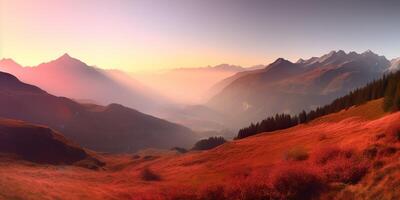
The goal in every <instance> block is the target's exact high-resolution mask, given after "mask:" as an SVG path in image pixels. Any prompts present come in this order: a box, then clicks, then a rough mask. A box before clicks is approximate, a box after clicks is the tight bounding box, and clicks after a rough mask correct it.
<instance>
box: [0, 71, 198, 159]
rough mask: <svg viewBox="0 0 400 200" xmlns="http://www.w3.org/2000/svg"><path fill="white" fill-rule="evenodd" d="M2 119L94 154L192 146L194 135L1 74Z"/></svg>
mask: <svg viewBox="0 0 400 200" xmlns="http://www.w3.org/2000/svg"><path fill="white" fill-rule="evenodd" d="M0 107H1V109H0V117H5V118H11V119H19V120H24V121H27V122H31V123H35V124H43V125H47V126H49V127H50V128H53V129H55V130H58V131H60V132H62V133H63V134H64V135H65V136H66V137H67V138H68V139H71V140H73V141H76V142H78V143H79V144H80V145H82V146H84V147H86V148H90V149H93V150H97V151H107V152H133V151H136V150H138V149H143V148H149V147H154V148H171V147H174V146H184V147H189V146H191V145H192V144H193V143H194V142H195V140H196V137H195V135H194V133H193V132H192V131H191V130H190V129H188V128H186V127H183V126H180V125H178V124H174V123H170V122H168V121H165V120H162V119H159V118H156V117H153V116H150V115H146V114H143V113H141V112H139V111H136V110H133V109H130V108H127V107H124V106H122V105H119V104H110V105H108V106H100V105H96V104H80V103H77V102H76V101H73V100H71V99H68V98H65V97H56V96H53V95H51V94H48V93H47V92H45V91H44V90H42V89H40V88H38V87H36V86H32V85H29V84H25V83H23V82H21V81H19V80H18V79H17V78H16V77H14V76H13V75H11V74H8V73H3V72H0Z"/></svg>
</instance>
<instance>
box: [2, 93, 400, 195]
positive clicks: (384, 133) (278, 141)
mask: <svg viewBox="0 0 400 200" xmlns="http://www.w3.org/2000/svg"><path fill="white" fill-rule="evenodd" d="M381 104H382V100H375V101H371V102H369V103H367V104H364V105H361V106H358V107H353V108H350V109H349V110H346V111H341V112H339V113H335V114H331V115H328V116H325V117H322V118H319V119H316V120H314V121H312V122H310V123H308V124H305V125H299V126H296V127H293V128H290V129H286V130H281V131H275V132H272V133H263V134H259V135H256V136H253V137H249V138H245V139H242V140H237V141H232V142H228V143H226V144H224V145H222V146H219V147H217V148H215V149H213V150H209V151H203V152H190V153H187V154H175V153H157V154H156V153H151V152H150V153H143V155H141V156H140V157H138V156H133V155H112V154H100V153H97V157H98V158H100V159H101V160H103V161H105V162H106V163H107V164H106V166H105V167H104V168H103V169H100V170H97V171H95V170H89V169H84V168H80V167H75V166H52V165H38V164H32V163H29V162H22V161H16V160H13V159H11V158H7V157H4V156H3V157H2V158H1V159H2V160H3V161H2V162H0V199H167V197H168V195H170V194H172V193H173V194H174V195H176V194H180V193H186V192H187V193H193V192H198V191H199V190H203V189H204V188H205V187H206V185H208V188H213V187H211V186H210V185H223V187H228V186H229V187H231V188H233V190H240V189H239V188H235V184H236V183H237V182H238V181H239V180H243V181H248V183H249V184H264V182H265V184H266V185H268V187H266V188H270V187H273V188H274V189H275V190H276V188H278V186H279V184H280V183H281V182H282V180H285V179H282V177H284V178H285V177H288V179H287V180H289V182H292V181H291V178H292V177H300V178H301V181H306V182H307V183H309V184H310V185H311V186H313V187H312V188H315V190H321V191H324V192H323V195H322V196H321V198H326V199H331V198H334V197H335V198H337V199H398V198H400V196H399V195H400V191H398V190H399V189H396V186H397V188H399V187H398V185H400V182H399V180H400V160H399V159H398V154H399V153H398V151H397V149H398V148H399V144H398V142H396V138H395V135H393V133H394V132H393V131H394V130H397V128H398V127H397V126H399V125H400V123H399V120H400V113H394V114H385V113H384V112H383V111H382V109H381V107H382V106H381ZM329 148H330V149H329ZM332 149H338V150H337V151H336V152H339V153H337V154H335V153H332V152H335V150H332ZM348 149H350V150H349V151H351V152H352V153H349V154H348V153H346V151H347V150H348ZM93 154H95V153H93ZM144 154H146V155H147V156H145V155H144ZM332 155H333V156H332ZM324 156H328V158H327V159H328V160H329V161H327V163H324V164H318V163H320V162H322V161H318V160H321V159H322V158H323V157H324ZM329 156H330V157H329ZM359 157H360V158H361V157H363V158H362V160H359V159H358V158H359ZM364 157H367V158H364ZM286 160H294V161H286ZM322 160H324V158H323V159H322ZM358 161H360V162H358ZM361 161H362V164H363V163H364V161H365V165H362V166H361V164H360V163H361ZM316 163H317V164H316ZM359 164H360V166H359ZM357 167H358V168H357ZM350 168H351V169H353V168H354V170H353V171H348V170H347V171H346V169H350ZM144 169H148V171H150V172H149V173H150V174H148V173H147V174H145V175H144V174H143V172H144ZM337 169H342V170H337ZM364 169H365V170H364ZM304 171H305V172H306V173H309V174H310V176H304V173H303V172H304ZM337 171H340V172H341V173H340V174H335V173H336V172H337ZM342 171H343V172H342ZM359 172H360V173H361V175H360V176H358V175H359V174H357V173H359ZM299 173H300V175H299V176H298V174H299ZM302 173H303V174H302ZM346 173H349V174H346ZM288 174H289V175H288ZM315 174H316V177H314V175H315ZM153 175H154V176H153ZM277 177H278V178H277ZM304 177H305V178H304ZM358 179H361V180H358ZM319 181H320V182H321V184H322V182H324V184H325V185H324V186H323V187H326V188H328V189H326V188H322V185H318V184H319V183H320V182H319ZM246 183H247V182H246ZM283 183H284V182H283ZM300 183H301V182H300ZM270 185H273V186H270ZM320 186H321V187H320ZM199 188H202V189H199ZM206 189H207V188H206ZM213 189H214V192H211V193H207V192H204V194H206V193H207V194H216V195H217V196H218V195H219V194H222V193H223V195H227V194H229V193H228V192H226V191H228V190H229V189H226V188H224V189H221V190H224V191H223V192H221V191H219V190H218V188H217V189H215V187H214V188H213ZM241 189H243V188H241ZM306 189H307V188H306ZM275 190H274V191H272V193H273V192H276V191H275ZM389 190H390V192H387V191H389ZM215 191H217V192H215ZM243 191H244V190H243ZM304 191H306V190H304ZM385 191H386V192H385ZM278 193H279V192H278ZM274 194H275V193H274ZM281 194H283V193H279V194H277V195H281ZM280 197H281V198H284V197H282V196H280ZM190 198H192V197H188V198H186V199H190ZM202 198H203V199H207V198H208V199H221V198H217V197H215V196H214V197H213V198H212V197H210V195H208V196H207V197H206V196H203V197H202ZM295 198H299V197H298V196H297V197H294V199H295ZM181 199H185V198H181ZM238 199H245V198H238Z"/></svg>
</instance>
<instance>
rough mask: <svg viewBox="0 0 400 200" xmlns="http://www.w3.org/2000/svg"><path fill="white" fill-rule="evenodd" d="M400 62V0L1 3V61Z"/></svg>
mask: <svg viewBox="0 0 400 200" xmlns="http://www.w3.org/2000/svg"><path fill="white" fill-rule="evenodd" d="M337 49H343V50H345V51H352V50H355V51H358V52H362V51H365V50H367V49H371V50H373V51H375V52H377V53H379V54H383V55H385V56H387V57H388V58H394V57H399V56H400V1H378V0H377V1H368V0H338V1H323V0H320V1H312V0H307V1H305V0H290V1H289V0H276V1H268V0H265V1H261V0H242V1H239V0H198V1H193V0H156V1H154V0H142V1H135V0H108V1H106V0H104V1H103V0H93V1H92V0H65V1H61V0H48V1H46V0H36V1H28V0H0V57H11V58H14V59H15V60H16V61H18V62H19V63H20V64H23V65H28V66H29V65H37V64H39V63H41V62H44V61H49V60H52V59H54V58H56V57H59V56H60V55H62V54H63V53H65V52H67V53H69V54H70V55H71V56H73V57H77V58H79V59H81V60H83V61H85V62H87V63H88V64H91V65H97V66H100V67H102V68H120V69H124V70H127V71H137V70H149V69H165V68H176V67H198V66H206V65H216V64H220V63H231V64H238V65H243V66H251V65H256V64H268V63H270V62H272V61H273V60H274V59H276V58H277V57H285V58H288V59H290V60H292V61H295V60H297V59H298V58H300V57H303V58H308V57H311V56H316V55H321V54H323V53H327V52H329V51H330V50H337Z"/></svg>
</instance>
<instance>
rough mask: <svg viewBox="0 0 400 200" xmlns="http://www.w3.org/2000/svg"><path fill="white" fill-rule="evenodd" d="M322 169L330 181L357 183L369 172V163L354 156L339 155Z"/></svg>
mask: <svg viewBox="0 0 400 200" xmlns="http://www.w3.org/2000/svg"><path fill="white" fill-rule="evenodd" d="M322 170H323V173H324V176H325V178H326V179H327V181H329V182H342V183H351V184H355V183H357V182H358V181H360V180H361V178H362V177H363V176H364V175H365V174H366V173H367V170H368V165H367V164H366V163H365V162H363V161H360V160H357V159H354V158H345V157H338V158H335V159H333V160H331V161H329V162H328V163H326V164H325V165H324V166H322Z"/></svg>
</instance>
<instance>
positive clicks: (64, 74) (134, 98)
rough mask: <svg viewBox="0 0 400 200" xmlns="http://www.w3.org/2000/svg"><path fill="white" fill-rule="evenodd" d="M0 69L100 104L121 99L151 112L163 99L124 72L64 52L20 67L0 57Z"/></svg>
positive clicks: (77, 97)
mask: <svg viewBox="0 0 400 200" xmlns="http://www.w3.org/2000/svg"><path fill="white" fill-rule="evenodd" d="M0 70H1V71H4V72H8V73H11V74H13V75H15V76H17V77H18V78H19V79H21V80H22V81H24V82H26V83H29V84H33V85H37V86H39V87H41V88H43V89H44V90H46V91H48V92H49V93H51V94H54V95H57V96H65V97H68V98H72V99H76V100H85V101H87V100H90V101H94V102H98V103H100V104H109V103H120V104H123V105H127V106H129V107H133V108H136V109H140V110H141V111H142V112H146V113H151V112H152V111H154V109H155V107H157V105H158V104H159V103H160V102H161V101H162V99H160V98H161V97H160V96H159V95H157V94H155V93H153V92H152V91H151V90H149V88H147V87H145V86H143V85H142V84H140V83H139V82H138V81H136V80H134V79H133V78H132V77H130V76H129V75H127V74H124V73H123V72H121V71H118V70H103V69H99V68H96V67H92V66H88V65H87V64H86V63H84V62H82V61H80V60H78V59H76V58H73V57H71V56H69V55H68V54H64V55H62V56H61V57H59V58H57V59H55V60H53V61H50V62H47V63H42V64H39V65H38V66H34V67H22V66H21V65H19V64H18V63H16V62H15V61H13V60H12V59H2V60H0Z"/></svg>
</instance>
